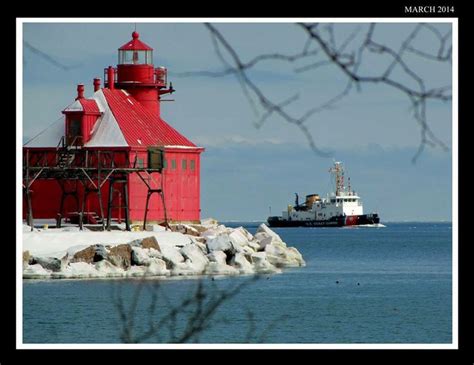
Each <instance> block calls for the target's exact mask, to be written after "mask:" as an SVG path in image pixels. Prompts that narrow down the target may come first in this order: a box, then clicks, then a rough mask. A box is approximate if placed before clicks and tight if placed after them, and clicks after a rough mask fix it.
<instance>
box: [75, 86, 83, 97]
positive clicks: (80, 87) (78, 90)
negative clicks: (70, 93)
mask: <svg viewBox="0 0 474 365" xmlns="http://www.w3.org/2000/svg"><path fill="white" fill-rule="evenodd" d="M78 99H84V85H83V84H78V85H77V98H76V100H78Z"/></svg>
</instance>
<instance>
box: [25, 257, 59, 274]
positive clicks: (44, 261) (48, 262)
mask: <svg viewBox="0 0 474 365" xmlns="http://www.w3.org/2000/svg"><path fill="white" fill-rule="evenodd" d="M30 262H31V264H32V265H35V264H39V265H41V266H42V267H43V268H45V269H46V270H50V271H53V272H58V271H61V260H60V259H58V258H56V257H37V256H32V257H31V259H30Z"/></svg>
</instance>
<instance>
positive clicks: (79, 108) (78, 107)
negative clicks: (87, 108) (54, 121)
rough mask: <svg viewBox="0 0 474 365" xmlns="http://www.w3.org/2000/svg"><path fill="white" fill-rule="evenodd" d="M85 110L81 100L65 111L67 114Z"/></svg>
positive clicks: (70, 105)
mask: <svg viewBox="0 0 474 365" xmlns="http://www.w3.org/2000/svg"><path fill="white" fill-rule="evenodd" d="M83 110H84V108H83V107H82V104H81V103H80V102H79V100H76V101H75V102H73V103H72V104H69V105H68V106H67V107H66V109H64V111H65V112H82V111H83Z"/></svg>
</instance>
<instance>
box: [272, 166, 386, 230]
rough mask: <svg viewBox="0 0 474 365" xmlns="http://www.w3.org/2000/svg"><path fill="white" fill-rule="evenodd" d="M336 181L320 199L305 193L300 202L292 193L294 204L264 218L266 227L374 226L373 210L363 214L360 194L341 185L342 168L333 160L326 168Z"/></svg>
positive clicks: (317, 196)
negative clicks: (332, 188) (266, 223)
mask: <svg viewBox="0 0 474 365" xmlns="http://www.w3.org/2000/svg"><path fill="white" fill-rule="evenodd" d="M329 172H330V173H331V174H333V175H334V177H335V180H336V191H335V192H332V193H330V194H328V196H327V197H326V198H320V196H319V195H318V194H311V195H306V200H305V202H304V203H302V204H300V203H299V197H298V194H297V193H295V195H296V199H295V206H292V205H288V209H287V210H286V211H283V213H282V215H281V216H273V217H268V220H267V221H268V225H269V226H270V227H343V226H358V225H377V224H379V222H380V218H379V216H378V214H377V213H371V214H364V212H363V206H362V201H361V199H360V196H358V195H357V194H356V192H355V191H353V190H352V189H351V181H350V178H349V179H348V187H347V188H346V187H345V186H344V168H343V166H342V163H341V162H334V166H333V167H331V168H330V169H329Z"/></svg>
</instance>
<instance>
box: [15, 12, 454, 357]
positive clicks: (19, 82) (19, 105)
mask: <svg viewBox="0 0 474 365" xmlns="http://www.w3.org/2000/svg"><path fill="white" fill-rule="evenodd" d="M203 22H211V23H294V22H332V23H418V22H424V23H431V22H432V23H451V24H452V37H453V41H452V45H453V48H452V65H453V67H452V123H453V129H452V132H453V133H452V245H453V247H452V340H453V342H452V343H451V344H133V345H132V344H24V343H23V273H22V265H23V263H22V244H21V243H22V238H23V232H22V210H23V209H22V189H21V188H20V187H21V185H22V169H21V164H22V161H23V159H22V152H23V151H22V147H21V146H22V136H23V128H22V125H23V24H24V23H203ZM16 70H17V71H16V90H17V91H16V115H17V119H16V136H17V139H16V149H17V154H16V156H17V158H16V166H17V170H16V186H17V190H16V207H17V209H16V212H17V216H16V222H17V225H16V237H17V242H16V267H17V270H16V293H17V295H16V300H17V306H16V329H17V331H16V333H17V336H16V346H17V349H359V350H365V349H458V348H459V344H458V342H459V338H458V314H459V313H458V280H459V278H458V271H457V269H458V19H457V18H17V19H16Z"/></svg>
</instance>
